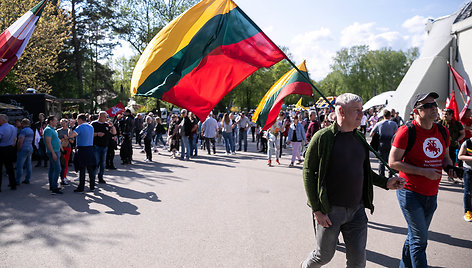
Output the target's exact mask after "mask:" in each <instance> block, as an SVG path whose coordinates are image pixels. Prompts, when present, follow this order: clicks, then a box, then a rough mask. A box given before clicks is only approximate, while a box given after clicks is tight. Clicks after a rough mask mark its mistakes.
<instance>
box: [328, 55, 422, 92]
mask: <svg viewBox="0 0 472 268" xmlns="http://www.w3.org/2000/svg"><path fill="white" fill-rule="evenodd" d="M418 55H419V50H418V48H411V49H409V50H408V51H407V52H403V51H401V50H400V51H394V50H392V49H391V48H382V49H380V50H369V47H368V46H354V47H351V48H343V49H341V50H339V51H338V52H337V53H336V56H335V57H334V59H333V61H334V63H333V65H332V66H331V69H332V72H331V73H329V74H328V75H327V76H326V78H325V79H323V80H322V81H321V83H320V87H321V89H322V90H323V92H324V93H326V95H340V94H342V93H346V92H351V93H354V94H357V95H359V96H361V97H362V98H363V99H364V100H368V99H370V98H372V97H374V96H376V95H378V94H380V93H382V92H385V91H390V90H395V89H396V88H397V87H398V85H399V84H400V82H401V80H402V79H403V76H405V74H406V72H407V71H408V69H409V68H410V65H411V64H412V62H413V61H414V60H415V59H416V58H417V57H418Z"/></svg>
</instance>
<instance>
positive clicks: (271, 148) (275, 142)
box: [266, 112, 284, 167]
mask: <svg viewBox="0 0 472 268" xmlns="http://www.w3.org/2000/svg"><path fill="white" fill-rule="evenodd" d="M283 125H284V114H283V112H280V113H279V116H278V117H277V120H276V121H275V123H274V124H273V125H272V126H271V127H270V128H269V129H268V130H267V131H266V139H267V165H268V166H269V167H271V166H272V154H273V153H274V152H275V163H277V165H280V162H279V157H280V154H279V151H280V139H281V138H282V132H281V131H282V130H283Z"/></svg>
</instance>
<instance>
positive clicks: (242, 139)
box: [236, 112, 250, 152]
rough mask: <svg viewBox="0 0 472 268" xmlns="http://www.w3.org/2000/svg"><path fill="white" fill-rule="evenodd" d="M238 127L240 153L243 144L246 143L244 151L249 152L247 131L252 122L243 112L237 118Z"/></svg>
mask: <svg viewBox="0 0 472 268" xmlns="http://www.w3.org/2000/svg"><path fill="white" fill-rule="evenodd" d="M236 125H237V126H238V130H239V139H238V151H241V149H242V144H243V143H244V151H245V152H247V130H248V128H249V126H250V121H249V118H247V116H246V113H245V112H242V113H241V115H240V116H238V117H237V118H236Z"/></svg>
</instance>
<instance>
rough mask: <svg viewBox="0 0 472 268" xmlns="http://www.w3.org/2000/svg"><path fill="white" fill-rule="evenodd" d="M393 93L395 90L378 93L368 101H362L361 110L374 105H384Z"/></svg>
mask: <svg viewBox="0 0 472 268" xmlns="http://www.w3.org/2000/svg"><path fill="white" fill-rule="evenodd" d="M394 94H395V91H387V92H383V93H380V94H379V95H377V96H374V97H373V98H371V99H370V100H369V101H368V102H366V103H364V105H363V106H362V110H363V111H365V110H368V109H370V108H372V107H375V106H382V105H383V106H385V105H387V104H388V103H389V102H390V100H391V99H392V98H393V95H394Z"/></svg>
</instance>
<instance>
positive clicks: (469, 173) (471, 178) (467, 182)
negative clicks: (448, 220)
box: [463, 168, 472, 213]
mask: <svg viewBox="0 0 472 268" xmlns="http://www.w3.org/2000/svg"><path fill="white" fill-rule="evenodd" d="M464 171H465V172H464V179H463V180H464V213H466V212H467V211H471V212H472V204H471V198H470V196H471V193H470V192H471V191H470V187H471V186H472V185H471V183H472V170H470V169H468V168H464Z"/></svg>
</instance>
